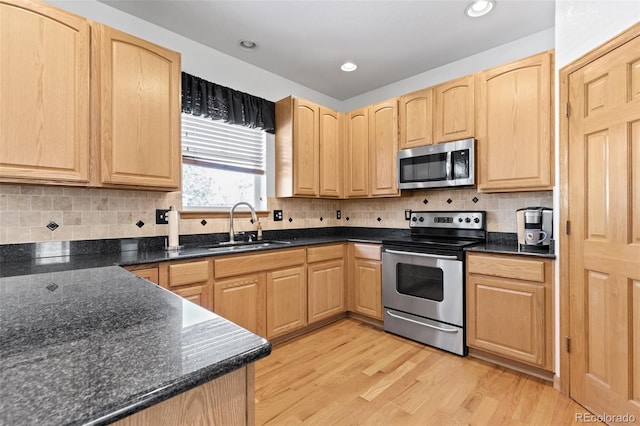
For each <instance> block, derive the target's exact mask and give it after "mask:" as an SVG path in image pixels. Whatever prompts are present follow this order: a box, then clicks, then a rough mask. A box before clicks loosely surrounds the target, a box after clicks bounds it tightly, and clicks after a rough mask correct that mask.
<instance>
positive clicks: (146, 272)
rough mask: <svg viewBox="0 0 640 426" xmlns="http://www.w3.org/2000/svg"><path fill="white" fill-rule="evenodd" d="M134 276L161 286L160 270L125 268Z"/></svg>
mask: <svg viewBox="0 0 640 426" xmlns="http://www.w3.org/2000/svg"><path fill="white" fill-rule="evenodd" d="M125 269H127V270H128V271H129V272H131V273H132V274H135V275H137V276H139V277H140V278H144V279H145V280H147V281H151V282H152V283H155V284H159V281H158V268H140V269H132V268H125Z"/></svg>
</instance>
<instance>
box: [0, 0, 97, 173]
mask: <svg viewBox="0 0 640 426" xmlns="http://www.w3.org/2000/svg"><path fill="white" fill-rule="evenodd" d="M89 51H90V27H89V23H88V22H87V21H86V20H85V19H83V18H80V17H78V16H74V15H71V14H67V13H65V12H63V11H60V10H58V9H55V8H53V7H49V6H47V5H46V4H45V3H40V2H26V1H24V2H23V1H16V2H8V3H7V2H2V3H0V52H1V53H0V69H1V70H2V71H1V72H0V180H2V181H17V182H20V181H23V182H24V181H27V182H29V181H30V182H33V183H53V182H55V183H63V182H64V183H71V184H74V183H75V184H79V183H80V184H86V183H87V182H88V181H89V65H90V53H89Z"/></svg>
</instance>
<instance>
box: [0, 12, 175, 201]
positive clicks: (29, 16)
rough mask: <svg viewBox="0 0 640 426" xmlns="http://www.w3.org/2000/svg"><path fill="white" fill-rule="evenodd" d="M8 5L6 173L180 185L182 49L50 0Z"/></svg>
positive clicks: (11, 178) (5, 176)
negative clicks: (86, 16)
mask: <svg viewBox="0 0 640 426" xmlns="http://www.w3.org/2000/svg"><path fill="white" fill-rule="evenodd" d="M0 13H1V16H2V18H1V19H2V25H1V26H0V45H1V46H0V47H1V48H2V52H3V55H2V58H1V59H0V60H1V61H2V62H0V67H1V68H2V70H3V71H2V76H1V78H0V99H1V101H0V128H2V129H3V131H2V132H1V133H0V137H1V138H2V140H1V141H0V142H1V143H0V181H4V182H20V183H37V184H55V185H74V186H109V187H127V188H134V189H135V188H143V189H158V190H176V189H179V187H180V177H181V176H180V174H181V156H180V54H179V53H177V52H173V51H170V50H168V49H164V48H162V47H159V46H157V45H154V44H152V43H149V42H146V41H144V40H141V39H139V38H135V37H133V36H130V35H128V34H125V33H122V32H120V31H117V30H114V29H112V28H109V27H107V26H104V25H101V24H98V23H95V22H91V21H88V20H86V19H84V18H81V17H79V16H76V15H73V14H71V13H68V12H65V11H62V10H60V9H57V8H55V7H53V6H50V5H47V4H45V3H40V2H31V1H18V0H10V1H7V2H5V1H3V2H2V3H0ZM34 34H40V35H39V36H37V37H36V36H34ZM34 64H35V66H34ZM132 83H133V84H132Z"/></svg>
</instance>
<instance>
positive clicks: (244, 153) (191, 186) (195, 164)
mask: <svg viewBox="0 0 640 426" xmlns="http://www.w3.org/2000/svg"><path fill="white" fill-rule="evenodd" d="M266 176H267V175H266V137H265V132H264V131H263V130H259V129H251V128H248V127H244V126H237V125H233V124H227V123H224V122H222V121H219V120H218V121H214V120H211V119H210V118H203V117H198V116H194V115H191V114H182V207H183V209H184V210H192V211H193V210H218V209H225V210H226V209H228V208H230V207H231V206H233V205H234V204H236V203H238V202H240V201H246V202H248V203H250V204H251V205H252V206H254V207H255V208H256V210H266V207H267V206H266V198H267V197H266V192H267V182H266Z"/></svg>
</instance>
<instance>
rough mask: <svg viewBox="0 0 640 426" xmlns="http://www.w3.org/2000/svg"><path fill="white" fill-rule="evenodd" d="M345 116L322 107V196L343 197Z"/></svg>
mask: <svg viewBox="0 0 640 426" xmlns="http://www.w3.org/2000/svg"><path fill="white" fill-rule="evenodd" d="M343 122H344V119H343V115H342V114H340V113H339V112H337V111H334V110H332V109H329V108H326V107H323V106H321V107H320V196H321V197H331V198H340V197H342V195H343V192H344V191H343V187H344V185H343V179H342V172H343V155H342V151H343V147H342V137H341V136H342V131H343V130H342V126H343Z"/></svg>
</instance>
